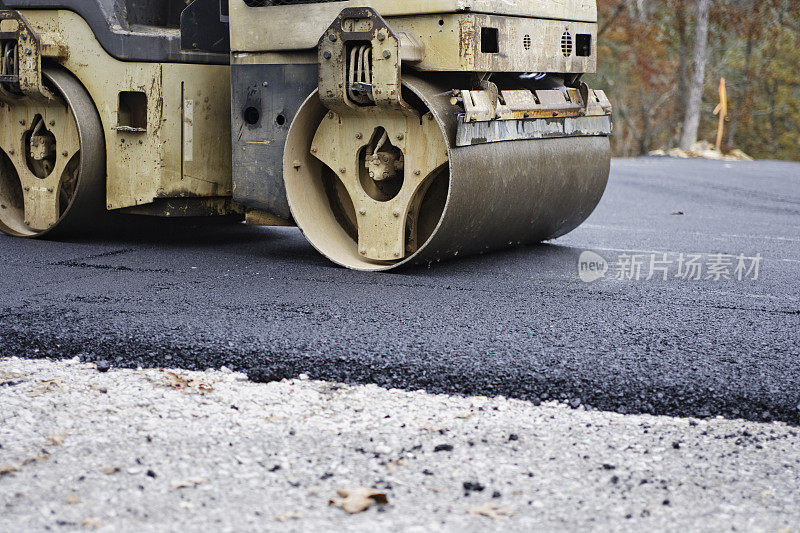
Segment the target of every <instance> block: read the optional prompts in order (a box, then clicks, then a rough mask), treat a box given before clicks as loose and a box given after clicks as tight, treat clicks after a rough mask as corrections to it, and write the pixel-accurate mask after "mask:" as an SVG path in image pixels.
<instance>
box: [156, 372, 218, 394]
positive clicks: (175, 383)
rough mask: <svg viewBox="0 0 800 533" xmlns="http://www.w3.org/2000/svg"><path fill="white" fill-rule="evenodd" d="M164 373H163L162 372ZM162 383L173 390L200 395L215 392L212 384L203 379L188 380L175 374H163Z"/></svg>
mask: <svg viewBox="0 0 800 533" xmlns="http://www.w3.org/2000/svg"><path fill="white" fill-rule="evenodd" d="M162 372H163V371H162ZM163 374H164V375H163V376H162V383H163V384H164V385H166V386H167V387H172V388H173V389H178V390H183V391H186V392H194V393H198V394H207V393H209V392H211V391H213V390H214V387H213V386H212V385H211V383H208V382H207V381H203V380H201V379H195V378H187V377H185V376H181V375H180V374H176V373H175V372H163Z"/></svg>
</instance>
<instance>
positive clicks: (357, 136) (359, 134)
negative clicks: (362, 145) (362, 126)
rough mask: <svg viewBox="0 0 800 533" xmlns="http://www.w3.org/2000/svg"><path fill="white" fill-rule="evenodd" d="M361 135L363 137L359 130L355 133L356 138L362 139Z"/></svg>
mask: <svg viewBox="0 0 800 533" xmlns="http://www.w3.org/2000/svg"><path fill="white" fill-rule="evenodd" d="M363 137H364V134H363V133H361V132H360V131H359V132H358V133H356V139H362V138H363Z"/></svg>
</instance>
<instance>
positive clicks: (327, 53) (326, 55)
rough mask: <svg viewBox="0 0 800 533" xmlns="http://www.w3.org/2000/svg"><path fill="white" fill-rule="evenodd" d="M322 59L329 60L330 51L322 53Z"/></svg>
mask: <svg viewBox="0 0 800 533" xmlns="http://www.w3.org/2000/svg"><path fill="white" fill-rule="evenodd" d="M322 57H324V58H325V59H330V58H331V53H330V51H328V50H325V51H324V52H322Z"/></svg>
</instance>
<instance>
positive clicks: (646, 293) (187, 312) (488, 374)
mask: <svg viewBox="0 0 800 533" xmlns="http://www.w3.org/2000/svg"><path fill="white" fill-rule="evenodd" d="M677 211H681V212H683V213H684V215H683V216H673V215H672V213H674V212H677ZM585 249H594V250H596V251H598V252H599V253H601V254H604V255H605V256H607V257H608V258H609V259H613V258H614V257H615V256H616V254H617V253H618V252H616V251H614V250H646V251H650V250H652V251H658V252H671V253H674V254H678V253H681V252H683V253H730V254H739V253H744V254H747V255H755V254H756V253H760V254H761V255H762V256H763V257H764V261H763V263H762V268H761V272H760V277H759V279H758V280H757V281H746V282H739V281H736V280H723V281H719V282H714V281H711V280H703V281H685V280H681V279H672V278H670V279H669V280H667V281H640V282H616V281H608V280H607V281H598V282H595V283H593V284H585V283H583V282H582V281H580V280H579V279H578V276H577V273H576V265H577V259H578V256H579V255H580V252H581V251H583V250H585ZM799 272H800V165H798V164H790V163H772V162H760V163H731V164H726V163H720V162H706V161H673V160H667V159H640V160H622V161H615V162H614V165H613V171H612V178H611V182H610V184H609V189H608V192H607V195H606V197H605V198H604V200H603V202H602V204H601V206H600V207H599V208H598V210H597V211H596V212H595V214H594V215H592V217H591V218H590V219H589V221H588V223H587V224H586V225H584V226H582V227H581V228H579V229H578V230H576V231H575V232H573V233H572V234H570V235H568V236H566V237H564V238H561V239H558V240H557V241H555V242H553V243H550V244H547V245H542V246H537V247H528V248H518V249H514V250H511V251H506V252H502V253H499V254H493V255H487V256H482V257H476V258H463V259H461V260H459V261H456V262H452V263H448V264H437V265H434V266H433V267H431V268H426V267H419V268H414V269H409V270H405V271H403V272H399V273H390V274H366V273H357V272H351V271H347V270H344V269H340V268H336V267H334V266H332V265H331V264H329V263H328V262H327V261H326V260H325V259H323V258H321V257H320V256H318V255H317V254H316V252H314V250H313V249H312V248H311V247H310V246H309V245H308V244H307V243H306V242H305V241H304V239H303V238H302V236H301V235H300V234H299V232H297V231H296V230H293V229H264V228H250V227H243V226H240V225H233V224H227V225H216V226H214V225H208V224H198V223H195V222H182V223H174V222H167V223H163V224H161V223H159V224H157V225H153V224H148V225H147V226H142V225H139V226H136V227H128V228H126V229H124V230H119V231H116V232H113V233H106V234H104V235H103V236H102V237H98V238H96V239H94V240H83V241H73V242H66V243H57V242H47V241H26V240H19V239H11V238H5V237H0V346H2V355H8V356H21V357H54V358H63V357H74V356H76V355H77V356H79V357H81V358H82V359H84V360H87V361H96V362H99V363H100V369H101V370H105V369H113V368H115V367H136V366H143V367H151V366H168V367H183V368H187V369H205V368H217V367H220V366H222V365H226V366H228V367H230V368H233V369H236V370H242V371H245V372H247V373H248V374H249V375H250V377H251V378H252V379H254V380H257V381H273V380H280V379H283V378H289V377H295V376H297V375H299V374H301V373H303V374H307V375H308V376H310V377H311V378H314V379H327V380H337V381H343V382H348V383H376V384H378V385H381V386H386V387H399V388H408V389H419V388H424V389H427V390H429V391H431V392H446V393H458V394H467V395H476V394H481V395H501V394H502V395H506V396H511V397H517V398H523V399H528V400H532V401H533V402H540V401H545V400H552V399H556V400H561V401H564V402H567V403H568V404H570V405H572V406H573V407H580V406H583V407H584V408H588V409H603V410H613V411H618V412H621V413H642V412H645V413H655V414H668V415H677V416H694V417H708V416H715V415H723V416H727V417H741V418H747V419H752V420H783V421H786V422H789V423H792V424H798V423H800V342H799V341H800V333H799V332H800V327H799V326H800V273H799Z"/></svg>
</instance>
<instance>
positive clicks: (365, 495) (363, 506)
mask: <svg viewBox="0 0 800 533" xmlns="http://www.w3.org/2000/svg"><path fill="white" fill-rule="evenodd" d="M336 493H337V494H338V495H339V498H333V499H331V500H330V501H329V502H328V505H338V506H339V507H341V508H342V509H344V511H345V512H347V513H350V514H356V513H360V512H362V511H366V510H367V509H369V507H370V506H371V505H372V504H374V503H377V504H380V505H386V504H388V503H389V498H387V497H386V494H384V493H382V492H379V491H377V490H375V489H369V488H366V487H358V488H355V489H350V490H346V489H339V490H338V491H336Z"/></svg>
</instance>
